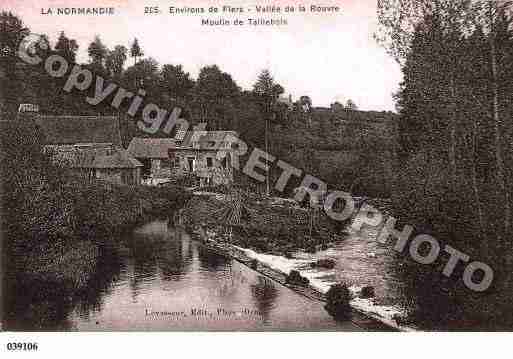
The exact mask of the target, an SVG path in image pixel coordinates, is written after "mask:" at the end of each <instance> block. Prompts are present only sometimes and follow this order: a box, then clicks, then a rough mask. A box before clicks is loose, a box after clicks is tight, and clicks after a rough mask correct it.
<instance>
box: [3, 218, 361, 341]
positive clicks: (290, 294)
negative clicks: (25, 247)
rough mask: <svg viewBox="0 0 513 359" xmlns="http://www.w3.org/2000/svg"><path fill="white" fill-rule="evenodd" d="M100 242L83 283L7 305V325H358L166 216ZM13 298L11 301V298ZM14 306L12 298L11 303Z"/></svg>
mask: <svg viewBox="0 0 513 359" xmlns="http://www.w3.org/2000/svg"><path fill="white" fill-rule="evenodd" d="M111 242H113V243H114V244H112V245H110V246H109V247H107V248H103V249H102V251H101V256H100V258H99V260H98V263H97V268H96V270H95V275H94V277H93V278H92V280H91V281H90V283H89V285H88V287H87V288H86V289H85V290H82V291H81V292H79V293H75V294H74V295H73V296H70V297H68V298H63V296H62V295H61V294H58V293H62V291H61V290H60V288H54V287H51V286H50V287H47V288H46V289H47V291H46V292H45V293H42V294H41V295H40V298H39V300H38V301H37V302H34V301H31V302H30V303H27V305H21V304H20V303H23V302H24V301H23V295H24V293H11V294H14V295H15V296H18V298H14V301H15V302H17V303H18V305H14V306H13V308H8V309H9V310H8V313H9V314H8V315H7V318H5V319H4V325H3V326H4V327H3V329H4V330H70V331H102V330H103V331H108V330H116V331H118V330H121V331H127V330H128V331H129V330H137V331H188V330H230V331H232V330H249V331H266V330H285V331H298V330H301V331H318V330H323V331H325V330H327V331H355V330H361V329H360V328H359V327H358V326H356V325H355V324H353V323H352V322H350V321H347V322H336V321H335V320H333V319H332V318H331V316H330V315H329V314H328V313H327V312H326V311H325V310H324V308H323V303H320V302H318V301H315V300H312V299H309V298H306V297H304V296H302V295H300V294H298V293H296V292H294V291H292V290H291V289H289V288H286V287H284V286H282V285H280V284H279V283H276V282H274V281H272V280H270V279H268V278H266V277H264V276H262V275H260V274H259V273H257V272H255V271H253V270H251V269H249V268H248V267H246V266H245V265H243V264H241V263H239V262H236V261H234V260H232V259H229V258H226V257H223V256H220V255H218V254H215V253H213V252H212V251H210V250H208V249H206V248H205V247H204V246H203V245H202V244H201V243H199V242H198V241H195V240H193V239H191V237H190V236H189V235H187V233H184V232H183V231H181V230H177V229H175V228H173V227H172V226H170V225H169V224H168V222H167V221H153V222H151V223H148V224H146V225H143V226H141V227H138V228H136V229H135V230H134V231H133V232H131V233H129V234H125V235H123V236H121V237H120V238H118V240H116V241H111ZM11 302H12V301H11ZM11 304H12V303H11Z"/></svg>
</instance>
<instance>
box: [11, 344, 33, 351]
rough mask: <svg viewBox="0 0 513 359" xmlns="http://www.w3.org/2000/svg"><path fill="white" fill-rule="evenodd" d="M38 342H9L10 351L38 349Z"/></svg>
mask: <svg viewBox="0 0 513 359" xmlns="http://www.w3.org/2000/svg"><path fill="white" fill-rule="evenodd" d="M37 349H38V345H37V343H7V350H8V351H37Z"/></svg>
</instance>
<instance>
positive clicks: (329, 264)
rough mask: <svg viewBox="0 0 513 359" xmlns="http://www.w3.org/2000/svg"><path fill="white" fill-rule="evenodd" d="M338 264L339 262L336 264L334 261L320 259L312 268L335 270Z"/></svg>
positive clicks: (313, 263)
mask: <svg viewBox="0 0 513 359" xmlns="http://www.w3.org/2000/svg"><path fill="white" fill-rule="evenodd" d="M336 264H337V262H335V261H334V260H333V259H319V260H318V261H316V262H312V263H310V267H312V268H325V269H333V268H335V265H336Z"/></svg>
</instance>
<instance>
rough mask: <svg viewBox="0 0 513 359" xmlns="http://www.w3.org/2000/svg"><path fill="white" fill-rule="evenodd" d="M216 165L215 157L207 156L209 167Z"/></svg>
mask: <svg viewBox="0 0 513 359" xmlns="http://www.w3.org/2000/svg"><path fill="white" fill-rule="evenodd" d="M213 166H214V159H213V158H212V157H207V167H209V168H210V167H213Z"/></svg>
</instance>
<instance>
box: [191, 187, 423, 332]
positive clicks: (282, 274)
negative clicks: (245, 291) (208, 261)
mask: <svg viewBox="0 0 513 359" xmlns="http://www.w3.org/2000/svg"><path fill="white" fill-rule="evenodd" d="M225 201H226V198H225V197H224V195H219V194H208V193H196V196H195V197H193V198H192V199H191V201H189V202H188V204H187V205H186V207H185V208H184V210H182V211H181V221H182V224H183V225H184V227H185V228H187V229H188V230H189V231H192V232H193V233H195V235H196V236H197V238H198V239H200V240H201V241H202V242H203V243H204V244H205V245H206V246H208V247H210V248H212V249H214V250H216V251H219V252H220V253H221V254H224V255H226V256H229V257H231V258H234V259H235V260H237V261H240V262H242V263H244V264H246V265H248V266H250V267H251V268H252V269H254V270H257V271H258V272H260V273H262V274H263V275H266V276H269V277H271V278H272V279H274V280H276V281H277V282H279V283H281V284H283V285H285V286H288V287H290V288H292V289H294V290H295V291H296V292H299V293H301V294H302V295H305V296H307V297H310V298H312V299H315V300H319V301H324V302H325V301H326V298H325V295H326V293H327V291H328V290H329V289H330V287H331V286H332V285H334V284H336V283H338V281H337V276H336V273H335V271H334V270H333V267H331V266H330V265H329V264H330V261H329V260H322V259H321V260H319V259H318V258H319V256H316V255H315V253H320V252H319V251H326V250H329V248H330V247H332V246H333V245H334V244H335V243H340V242H343V241H344V236H343V233H342V234H341V235H338V234H332V233H326V232H329V230H333V231H334V230H335V229H336V228H333V227H331V228H330V227H328V225H330V226H333V224H331V223H327V222H328V221H327V220H326V219H325V218H324V219H322V222H321V223H323V226H324V228H325V230H326V231H325V232H324V233H323V232H320V231H319V232H317V234H319V233H322V235H321V237H320V238H312V237H310V236H309V235H308V236H305V233H304V232H303V233H298V231H299V232H300V231H301V230H303V231H306V232H307V231H308V229H309V228H308V227H309V226H305V221H304V217H303V216H304V214H305V213H308V212H307V210H306V209H304V208H301V207H299V206H297V204H295V203H293V202H292V201H289V200H285V199H276V198H275V199H269V200H267V201H265V202H263V201H260V202H259V203H256V205H257V206H258V207H259V210H255V209H254V205H255V204H254V203H253V202H252V201H251V202H249V201H248V200H246V201H247V202H248V203H247V204H248V208H250V213H251V215H252V217H251V222H252V223H253V224H249V225H248V226H249V230H248V229H244V230H241V229H235V228H232V230H231V231H227V229H226V228H225V227H224V226H220V225H219V224H218V223H216V221H215V219H212V218H209V216H210V217H212V213H215V212H216V211H219V209H220V208H222V207H223V202H225ZM214 208H215V210H214ZM251 208H253V210H251ZM266 210H267V212H266V215H265V217H264V218H262V217H259V214H260V213H262V212H261V211H266ZM209 211H210V212H209ZM209 213H210V214H209ZM298 213H299V214H298ZM302 214H303V216H302ZM288 215H290V217H287V216H288ZM284 217H285V218H284ZM302 218H303V221H301V219H302ZM266 219H271V221H270V222H266ZM276 223H280V224H281V225H282V226H287V225H290V228H291V231H290V235H289V236H288V238H290V239H291V241H290V242H289V243H287V244H286V245H285V244H284V243H283V242H282V241H280V238H279V236H278V235H276V234H275V235H274V237H273V235H272V232H273V231H274V232H276V225H275V224H276ZM306 223H308V221H307V222H306ZM253 226H262V228H260V229H259V230H258V231H256V232H257V233H258V234H266V235H267V236H266V237H256V236H254V235H253V236H252V235H251V233H255V231H254V229H253V228H251V227H253ZM321 226H322V225H321ZM328 228H330V229H328ZM248 233H249V235H248ZM278 233H279V232H278ZM307 233H308V232H307ZM296 234H299V235H301V236H302V237H295V236H296ZM243 236H245V237H243ZM276 237H278V238H276ZM305 237H306V240H305ZM294 239H295V240H294ZM262 243H267V244H265V245H263V244H262ZM312 244H313V245H312ZM312 247H313V248H315V250H314V251H312ZM300 253H302V255H300ZM316 259H317V260H316ZM319 264H320V265H319ZM323 264H324V266H323ZM341 266H343V264H341ZM326 267H328V268H326ZM292 271H297V272H298V273H299V274H300V276H301V277H303V278H306V279H307V280H308V284H307V285H292V284H290V283H288V281H287V277H288V276H289V275H290V273H291V272H292ZM349 289H350V291H351V295H352V300H351V302H350V305H351V307H352V309H353V310H354V312H355V313H356V316H357V317H358V319H357V320H359V321H361V322H365V319H366V320H367V323H366V325H369V326H370V327H371V328H373V329H377V330H391V329H392V330H399V331H416V330H417V328H416V327H414V326H412V325H410V324H405V323H403V322H402V321H401V319H402V318H404V313H403V311H402V309H401V308H399V307H397V306H394V305H384V304H382V303H380V300H377V299H376V298H373V297H370V298H369V297H368V296H367V295H365V293H364V292H365V290H364V291H362V286H359V285H358V284H354V283H353V284H352V285H350V286H349ZM364 318H365V319H364ZM369 318H370V324H369Z"/></svg>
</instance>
